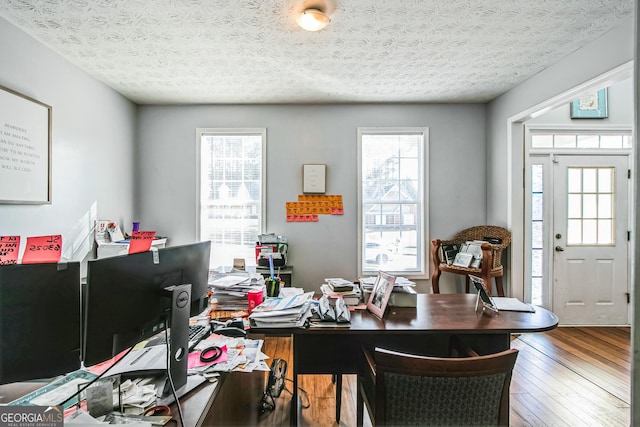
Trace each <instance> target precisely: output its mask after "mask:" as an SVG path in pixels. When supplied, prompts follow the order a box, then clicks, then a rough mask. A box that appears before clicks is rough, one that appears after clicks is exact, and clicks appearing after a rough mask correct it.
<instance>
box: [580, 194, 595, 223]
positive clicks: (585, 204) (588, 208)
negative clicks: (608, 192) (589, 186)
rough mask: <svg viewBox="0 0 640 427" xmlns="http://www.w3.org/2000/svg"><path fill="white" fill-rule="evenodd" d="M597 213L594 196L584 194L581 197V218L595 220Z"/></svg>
mask: <svg viewBox="0 0 640 427" xmlns="http://www.w3.org/2000/svg"><path fill="white" fill-rule="evenodd" d="M597 212H598V209H597V204H596V195H595V194H585V195H584V196H582V217H583V218H596V216H597Z"/></svg>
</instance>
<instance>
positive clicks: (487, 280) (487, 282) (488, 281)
mask: <svg viewBox="0 0 640 427" xmlns="http://www.w3.org/2000/svg"><path fill="white" fill-rule="evenodd" d="M482 280H483V281H484V284H485V286H486V287H487V293H488V294H489V295H493V289H492V285H491V276H489V275H487V276H483V277H482Z"/></svg>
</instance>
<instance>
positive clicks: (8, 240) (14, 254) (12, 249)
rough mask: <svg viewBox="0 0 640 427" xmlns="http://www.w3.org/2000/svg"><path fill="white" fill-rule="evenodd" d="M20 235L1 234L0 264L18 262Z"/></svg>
mask: <svg viewBox="0 0 640 427" xmlns="http://www.w3.org/2000/svg"><path fill="white" fill-rule="evenodd" d="M18 253H20V236H0V265H10V264H17V263H18Z"/></svg>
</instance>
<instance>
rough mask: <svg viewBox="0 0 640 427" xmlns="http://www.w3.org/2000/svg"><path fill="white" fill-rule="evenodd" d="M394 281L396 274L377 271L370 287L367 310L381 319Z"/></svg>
mask: <svg viewBox="0 0 640 427" xmlns="http://www.w3.org/2000/svg"><path fill="white" fill-rule="evenodd" d="M395 281H396V276H393V275H391V274H389V273H385V272H384V271H378V277H377V278H376V282H375V283H374V284H373V289H371V295H369V300H368V301H367V310H369V311H370V312H371V313H373V314H375V315H376V316H378V317H379V318H381V319H382V317H383V316H384V312H385V310H386V309H387V303H388V302H389V297H390V296H391V291H392V290H393V286H394V284H395Z"/></svg>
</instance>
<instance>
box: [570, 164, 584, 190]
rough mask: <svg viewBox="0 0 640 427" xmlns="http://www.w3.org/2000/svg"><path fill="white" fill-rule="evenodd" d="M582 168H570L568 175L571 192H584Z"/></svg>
mask: <svg viewBox="0 0 640 427" xmlns="http://www.w3.org/2000/svg"><path fill="white" fill-rule="evenodd" d="M581 172H582V170H581V169H579V168H569V170H568V172H567V175H568V182H567V185H568V189H569V193H580V192H582V173H581Z"/></svg>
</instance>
